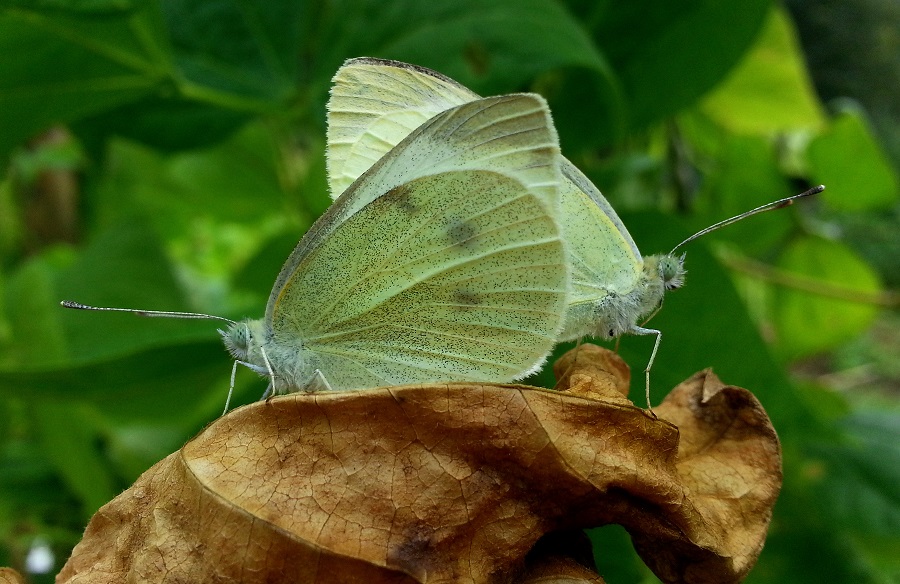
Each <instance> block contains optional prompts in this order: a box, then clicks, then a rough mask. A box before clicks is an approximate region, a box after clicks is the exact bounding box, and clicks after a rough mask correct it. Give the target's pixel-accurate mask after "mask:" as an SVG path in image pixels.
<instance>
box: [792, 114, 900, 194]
mask: <svg viewBox="0 0 900 584" xmlns="http://www.w3.org/2000/svg"><path fill="white" fill-rule="evenodd" d="M808 157H809V171H810V174H811V175H812V177H813V178H814V180H815V182H818V183H822V184H824V185H825V186H826V187H827V188H826V190H825V192H824V193H823V194H822V197H823V198H824V199H825V201H826V202H827V203H828V205H829V206H830V207H831V208H832V209H834V210H835V211H845V212H846V211H864V210H868V209H879V208H885V207H887V206H889V205H891V204H893V203H895V202H896V201H897V200H898V197H900V180H898V177H897V174H896V172H895V171H894V169H893V167H892V166H891V165H890V162H889V161H888V159H887V157H886V156H885V154H884V151H883V150H882V149H881V147H880V146H879V144H878V142H877V141H876V140H875V139H874V138H873V136H872V133H871V132H870V131H869V128H868V124H867V123H866V120H865V116H864V115H863V114H862V112H860V111H859V110H857V109H854V108H847V109H845V110H844V111H843V112H842V113H841V114H840V115H838V117H837V118H836V119H835V120H834V122H833V123H832V124H831V127H830V128H829V129H828V130H826V131H825V132H824V133H823V134H822V135H820V136H818V137H816V138H815V139H814V140H813V141H812V142H811V143H810V145H809V151H808Z"/></svg>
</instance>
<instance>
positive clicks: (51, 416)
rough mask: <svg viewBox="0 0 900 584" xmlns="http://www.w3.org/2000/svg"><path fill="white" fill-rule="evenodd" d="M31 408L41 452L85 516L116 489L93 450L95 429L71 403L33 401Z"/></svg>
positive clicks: (90, 513) (104, 465)
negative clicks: (74, 496)
mask: <svg viewBox="0 0 900 584" xmlns="http://www.w3.org/2000/svg"><path fill="white" fill-rule="evenodd" d="M31 410H32V416H33V419H34V421H35V426H36V431H37V434H38V436H39V438H40V440H41V444H42V446H43V448H44V455H45V456H46V457H47V459H48V460H50V461H51V462H52V463H53V465H54V467H56V469H57V470H58V471H59V473H60V475H61V476H62V477H63V478H64V479H65V481H66V483H67V484H68V485H69V487H70V488H71V489H72V491H73V492H75V493H77V494H78V497H79V498H80V499H81V502H82V505H83V509H82V511H83V514H84V517H85V518H89V517H90V516H91V515H93V514H94V512H95V511H96V510H97V509H99V508H100V507H101V506H103V505H104V504H105V503H106V502H107V501H109V500H110V499H112V498H113V497H114V496H115V495H116V492H117V490H118V489H117V488H116V487H117V485H116V484H115V481H114V480H113V477H112V475H111V474H110V472H109V469H108V466H107V463H106V461H105V460H104V459H103V457H102V456H101V454H100V452H99V451H98V449H97V442H98V433H97V431H96V429H95V428H94V427H93V425H92V424H91V422H90V418H89V416H87V415H85V413H84V411H82V408H80V407H78V406H77V405H76V404H74V403H71V402H68V403H67V402H54V401H35V402H34V403H33V404H32V407H31Z"/></svg>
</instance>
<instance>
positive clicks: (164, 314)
mask: <svg viewBox="0 0 900 584" xmlns="http://www.w3.org/2000/svg"><path fill="white" fill-rule="evenodd" d="M59 304H60V306H62V307H63V308H74V309H76V310H108V311H111V312H130V313H131V314H136V315H138V316H152V317H160V318H205V319H208V320H224V321H225V322H227V323H230V324H235V322H234V321H233V320H231V319H230V318H225V317H224V316H214V315H212V314H202V313H199V312H168V311H165V310H139V309H137V308H108V307H105V306H88V305H87V304H82V303H80V302H73V301H72V300H63V301H62V302H60V303H59Z"/></svg>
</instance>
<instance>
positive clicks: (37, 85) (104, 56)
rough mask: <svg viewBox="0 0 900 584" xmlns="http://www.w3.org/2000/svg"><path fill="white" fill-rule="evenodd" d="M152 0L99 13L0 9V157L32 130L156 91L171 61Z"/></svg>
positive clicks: (169, 68) (78, 117) (30, 134)
mask: <svg viewBox="0 0 900 584" xmlns="http://www.w3.org/2000/svg"><path fill="white" fill-rule="evenodd" d="M159 24H160V23H159V21H158V14H156V13H155V12H154V5H153V4H152V3H145V4H144V8H142V9H140V10H135V11H130V10H122V11H114V12H111V13H107V14H105V15H104V17H103V18H96V17H93V16H92V15H90V14H84V13H77V12H73V13H69V12H66V11H60V10H40V9H29V8H7V9H5V10H3V11H2V12H0V127H2V128H3V132H2V133H0V159H2V158H4V157H5V156H6V154H8V152H9V150H10V149H11V148H12V147H14V146H15V145H17V144H19V143H20V142H22V141H23V140H25V139H27V138H29V137H30V136H32V135H33V134H35V133H37V132H39V131H41V130H43V129H44V128H46V127H48V126H49V125H51V124H54V123H66V122H71V121H74V120H78V119H80V118H82V117H85V116H88V115H91V114H95V113H98V112H102V111H104V110H106V109H108V108H111V107H116V106H119V105H121V104H123V103H127V102H130V101H134V100H137V99H140V98H141V97H144V96H146V95H148V94H150V93H153V92H155V91H158V90H159V88H160V86H161V84H163V83H164V82H165V81H166V79H167V78H168V77H169V75H170V72H171V64H170V61H169V55H168V50H167V48H166V46H165V41H164V38H163V34H164V33H163V32H162V31H161V30H160V28H159Z"/></svg>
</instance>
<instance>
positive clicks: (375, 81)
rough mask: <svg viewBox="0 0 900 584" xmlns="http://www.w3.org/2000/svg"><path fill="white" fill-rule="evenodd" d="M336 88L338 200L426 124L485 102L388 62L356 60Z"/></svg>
mask: <svg viewBox="0 0 900 584" xmlns="http://www.w3.org/2000/svg"><path fill="white" fill-rule="evenodd" d="M332 82H333V85H332V88H331V96H330V97H329V100H328V132H327V140H328V150H327V154H326V163H327V167H328V182H329V187H330V188H331V197H332V198H337V197H338V195H340V194H341V193H342V192H344V190H345V189H346V188H347V187H348V186H350V184H351V183H352V182H353V181H355V180H356V179H357V178H358V177H359V176H360V175H362V174H363V173H364V172H365V171H366V170H368V169H369V168H370V167H371V166H372V165H373V164H375V162H377V161H378V160H379V159H380V158H381V157H382V156H384V155H385V154H387V152H388V151H389V150H390V149H391V148H393V147H394V146H396V145H397V144H399V143H400V142H401V141H402V140H403V139H404V138H406V136H408V135H409V134H410V133H411V132H412V131H413V130H415V129H416V128H418V127H419V126H420V125H422V124H423V123H424V122H426V121H427V120H429V119H431V118H432V117H434V116H435V115H437V114H439V113H441V112H443V111H445V110H448V109H450V108H452V107H456V106H458V105H462V104H464V103H468V102H470V101H474V100H476V99H479V96H478V95H477V94H476V93H473V92H472V91H470V90H469V89H467V88H465V87H463V86H462V85H460V84H459V83H457V82H455V81H453V80H452V79H450V78H448V77H445V76H443V75H441V74H440V73H437V72H436V71H432V70H430V69H426V68H424V67H418V66H416V65H410V64H408V63H401V62H399V61H389V60H385V59H371V58H359V59H350V60H348V61H347V62H345V63H344V65H343V66H342V67H341V68H340V69H338V72H337V73H336V74H335V76H334V79H332Z"/></svg>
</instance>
